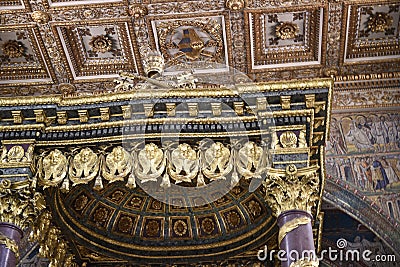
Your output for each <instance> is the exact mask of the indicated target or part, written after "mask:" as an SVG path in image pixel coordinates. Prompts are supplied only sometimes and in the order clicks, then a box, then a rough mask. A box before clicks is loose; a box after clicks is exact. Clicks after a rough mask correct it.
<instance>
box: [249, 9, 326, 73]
mask: <svg viewBox="0 0 400 267" xmlns="http://www.w3.org/2000/svg"><path fill="white" fill-rule="evenodd" d="M326 17H327V16H326V15H324V7H323V6H319V7H318V6H312V7H301V8H299V7H293V8H290V7H288V8H285V9H262V10H260V9H257V10H245V24H246V31H247V41H248V43H249V44H250V45H249V46H248V48H247V54H248V58H249V59H251V60H249V69H250V70H251V71H253V72H257V71H262V70H264V69H274V68H291V67H299V66H308V67H309V66H312V65H315V66H317V67H318V66H321V62H324V59H323V58H324V54H325V49H326V48H325V47H324V46H323V44H324V43H325V42H324V40H325V38H326V25H327V23H326Z"/></svg>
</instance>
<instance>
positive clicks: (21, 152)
mask: <svg viewBox="0 0 400 267" xmlns="http://www.w3.org/2000/svg"><path fill="white" fill-rule="evenodd" d="M33 149H34V148H33V146H32V145H30V146H29V147H28V149H27V151H26V152H25V149H24V148H23V147H22V146H20V145H14V146H12V147H11V148H10V149H9V150H7V148H6V146H3V148H2V153H1V162H4V163H16V162H31V161H32V154H33Z"/></svg>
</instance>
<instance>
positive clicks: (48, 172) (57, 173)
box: [38, 149, 68, 186]
mask: <svg viewBox="0 0 400 267" xmlns="http://www.w3.org/2000/svg"><path fill="white" fill-rule="evenodd" d="M67 170H68V161H67V158H66V157H65V156H64V155H63V153H62V152H61V151H60V150H58V149H55V150H53V151H51V152H50V153H49V154H48V155H47V156H46V157H44V158H43V159H42V161H41V162H39V172H38V173H39V181H40V183H42V184H43V185H45V186H55V185H57V184H59V183H60V182H61V181H62V180H63V179H64V178H65V176H66V175H67ZM43 173H44V177H43V175H42V174H43Z"/></svg>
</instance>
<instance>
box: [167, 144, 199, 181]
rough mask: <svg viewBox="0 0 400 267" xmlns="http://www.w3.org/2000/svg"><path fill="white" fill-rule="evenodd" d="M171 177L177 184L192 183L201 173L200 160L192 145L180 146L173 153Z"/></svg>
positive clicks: (170, 163)
mask: <svg viewBox="0 0 400 267" xmlns="http://www.w3.org/2000/svg"><path fill="white" fill-rule="evenodd" d="M168 170H169V175H170V176H171V178H172V179H174V180H175V184H178V183H181V182H191V181H192V180H193V179H194V178H196V176H197V173H198V171H199V159H198V156H197V153H196V151H194V150H193V148H191V147H190V145H188V144H186V143H184V144H180V145H179V146H178V147H177V148H176V149H174V150H173V151H172V153H171V157H170V160H169V165H168Z"/></svg>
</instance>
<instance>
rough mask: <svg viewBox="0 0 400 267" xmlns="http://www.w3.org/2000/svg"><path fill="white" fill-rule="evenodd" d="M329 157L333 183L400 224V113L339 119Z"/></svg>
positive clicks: (333, 129) (335, 119)
mask: <svg viewBox="0 0 400 267" xmlns="http://www.w3.org/2000/svg"><path fill="white" fill-rule="evenodd" d="M326 153H327V158H326V172H327V176H328V178H329V179H332V180H336V181H340V182H343V183H344V186H345V187H346V189H348V190H352V191H354V192H356V193H358V192H359V193H360V194H361V195H362V197H363V199H365V200H366V201H369V202H370V204H371V205H372V206H374V207H375V208H376V209H377V210H378V211H379V212H380V213H381V212H382V211H383V212H385V214H386V215H387V217H388V219H389V220H393V221H395V220H397V221H400V203H399V202H398V201H397V200H398V199H399V197H400V115H399V113H362V114H361V113H360V114H352V115H348V114H342V115H335V116H334V117H333V118H332V122H331V131H330V140H329V141H328V142H327V146H326ZM376 205H378V206H376Z"/></svg>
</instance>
